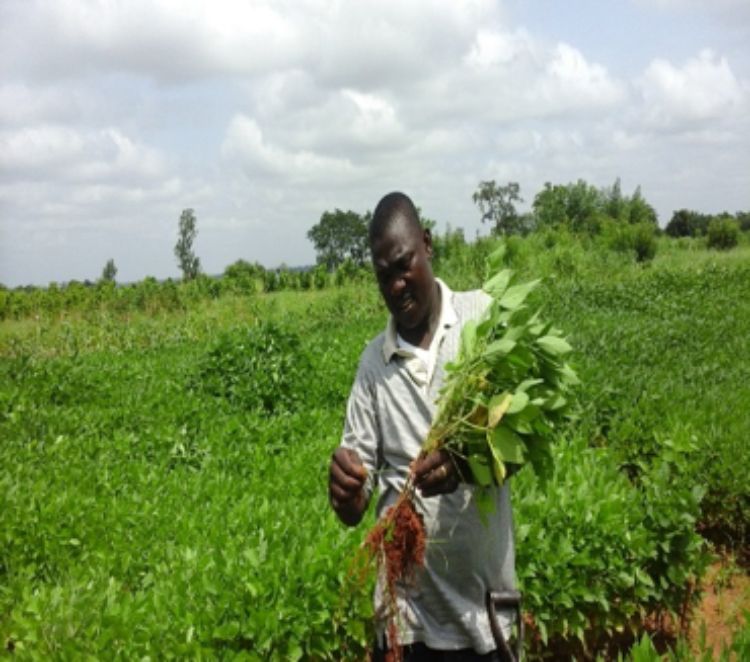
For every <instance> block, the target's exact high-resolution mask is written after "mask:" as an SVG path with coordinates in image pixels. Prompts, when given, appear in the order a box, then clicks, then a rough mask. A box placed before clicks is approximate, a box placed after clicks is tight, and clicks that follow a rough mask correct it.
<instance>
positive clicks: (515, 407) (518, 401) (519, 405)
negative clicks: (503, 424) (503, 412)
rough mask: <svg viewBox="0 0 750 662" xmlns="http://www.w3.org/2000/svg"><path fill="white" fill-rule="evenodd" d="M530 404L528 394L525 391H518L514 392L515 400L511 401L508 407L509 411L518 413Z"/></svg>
mask: <svg viewBox="0 0 750 662" xmlns="http://www.w3.org/2000/svg"><path fill="white" fill-rule="evenodd" d="M528 404H529V396H528V394H527V393H526V392H525V391H517V392H516V393H514V394H513V402H511V403H510V407H508V413H509V414H517V413H518V412H519V411H523V410H524V409H525V408H526V405H528Z"/></svg>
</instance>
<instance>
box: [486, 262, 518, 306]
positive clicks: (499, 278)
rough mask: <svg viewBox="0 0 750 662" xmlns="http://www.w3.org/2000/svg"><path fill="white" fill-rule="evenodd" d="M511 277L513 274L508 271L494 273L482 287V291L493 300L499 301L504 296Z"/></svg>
mask: <svg viewBox="0 0 750 662" xmlns="http://www.w3.org/2000/svg"><path fill="white" fill-rule="evenodd" d="M512 276H513V272H512V271H511V270H510V269H503V270H502V271H500V272H499V273H496V274H495V275H494V276H493V277H492V278H490V279H489V280H488V281H487V282H486V283H485V284H484V285H483V286H482V289H483V290H484V291H485V292H487V294H489V295H490V296H492V297H494V298H495V299H499V298H500V297H502V296H503V294H505V291H506V290H507V289H508V285H509V284H510V279H511V277H512Z"/></svg>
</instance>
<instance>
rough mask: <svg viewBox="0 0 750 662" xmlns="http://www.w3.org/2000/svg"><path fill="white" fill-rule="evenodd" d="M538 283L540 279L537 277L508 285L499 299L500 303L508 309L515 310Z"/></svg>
mask: <svg viewBox="0 0 750 662" xmlns="http://www.w3.org/2000/svg"><path fill="white" fill-rule="evenodd" d="M539 283H540V281H539V280H538V279H537V280H532V281H529V282H528V283H522V284H521V285H514V286H513V287H509V288H508V289H507V290H506V291H505V294H504V295H503V297H502V299H500V305H501V306H502V307H503V308H507V309H508V310H515V309H516V308H518V307H519V306H520V305H521V304H522V303H523V302H524V301H525V300H526V297H527V296H529V294H530V293H531V291H532V290H533V289H534V288H535V287H536V286H537V285H539Z"/></svg>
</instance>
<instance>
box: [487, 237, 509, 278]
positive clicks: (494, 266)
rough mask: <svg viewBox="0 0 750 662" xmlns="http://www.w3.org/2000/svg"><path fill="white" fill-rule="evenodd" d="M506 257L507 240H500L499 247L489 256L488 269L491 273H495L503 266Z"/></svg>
mask: <svg viewBox="0 0 750 662" xmlns="http://www.w3.org/2000/svg"><path fill="white" fill-rule="evenodd" d="M504 257H505V242H500V244H499V245H498V247H497V248H496V249H495V250H494V251H492V253H490V254H489V255H488V256H487V269H488V270H489V272H490V273H495V272H496V271H497V270H498V269H500V268H501V267H502V266H503V258H504Z"/></svg>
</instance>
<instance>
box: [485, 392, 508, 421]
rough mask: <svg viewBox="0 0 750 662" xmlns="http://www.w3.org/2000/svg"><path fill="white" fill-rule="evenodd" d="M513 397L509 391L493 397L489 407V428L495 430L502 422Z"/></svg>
mask: <svg viewBox="0 0 750 662" xmlns="http://www.w3.org/2000/svg"><path fill="white" fill-rule="evenodd" d="M512 400H513V396H512V395H511V394H510V393H508V392H507V391H505V392H503V393H498V394H497V395H495V396H493V397H492V399H491V400H490V404H489V406H488V409H489V414H488V416H487V427H489V428H494V427H497V424H498V423H499V422H500V420H501V419H502V417H503V416H504V415H505V412H506V411H508V407H510V403H511V402H512Z"/></svg>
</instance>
